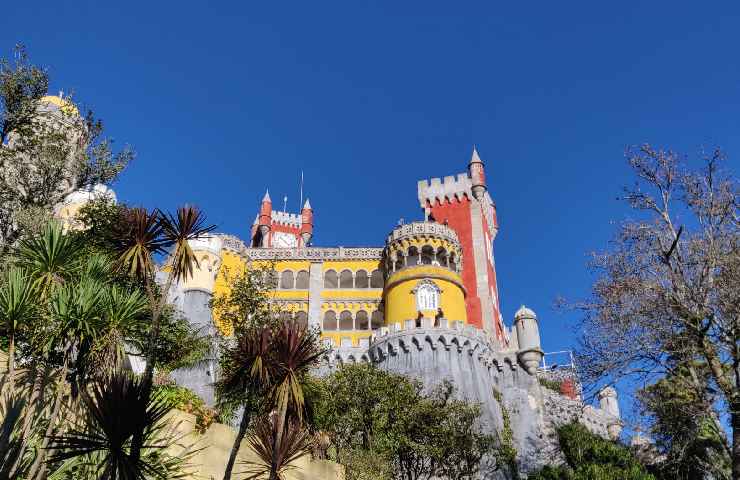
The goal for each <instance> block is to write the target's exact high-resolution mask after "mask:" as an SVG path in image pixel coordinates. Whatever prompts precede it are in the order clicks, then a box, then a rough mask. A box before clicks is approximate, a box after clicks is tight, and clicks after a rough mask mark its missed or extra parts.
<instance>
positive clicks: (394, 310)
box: [385, 265, 468, 326]
mask: <svg viewBox="0 0 740 480" xmlns="http://www.w3.org/2000/svg"><path fill="white" fill-rule="evenodd" d="M421 278H429V279H431V280H432V281H433V282H434V283H435V285H437V287H439V289H440V290H441V291H442V293H441V294H440V302H439V304H440V308H442V311H443V312H444V316H445V318H446V319H448V320H450V321H454V320H462V321H463V322H465V323H467V321H468V319H467V314H466V311H465V293H464V290H463V287H462V280H461V279H460V276H459V275H457V274H456V273H454V272H452V271H450V270H448V269H446V268H443V267H437V266H431V265H428V266H416V267H410V268H406V269H403V270H400V271H398V272H396V273H394V274H393V275H391V276H390V277H389V278H388V280H387V281H386V297H385V309H386V310H385V322H386V324H389V325H390V324H393V323H400V324H401V325H402V326H403V324H404V321H405V320H413V319H415V318H416V317H417V315H418V310H417V307H416V296H415V295H414V293H413V290H414V288H416V285H417V283H418V282H419V280H420V279H421ZM422 313H423V314H424V316H425V317H427V318H434V316H435V315H436V314H437V312H436V311H426V310H425V311H422Z"/></svg>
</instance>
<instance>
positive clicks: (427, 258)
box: [421, 245, 434, 265]
mask: <svg viewBox="0 0 740 480" xmlns="http://www.w3.org/2000/svg"><path fill="white" fill-rule="evenodd" d="M433 259H434V248H433V247H430V246H429V245H424V246H423V247H422V248H421V263H422V265H431V264H432V260H433Z"/></svg>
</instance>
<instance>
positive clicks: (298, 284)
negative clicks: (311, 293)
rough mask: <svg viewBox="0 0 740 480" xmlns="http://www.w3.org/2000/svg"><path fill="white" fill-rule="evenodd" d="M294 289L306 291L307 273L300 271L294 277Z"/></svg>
mask: <svg viewBox="0 0 740 480" xmlns="http://www.w3.org/2000/svg"><path fill="white" fill-rule="evenodd" d="M295 288H299V289H301V290H308V272H307V271H305V270H301V271H300V272H298V275H296V277H295Z"/></svg>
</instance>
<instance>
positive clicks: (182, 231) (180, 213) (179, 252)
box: [160, 205, 216, 281]
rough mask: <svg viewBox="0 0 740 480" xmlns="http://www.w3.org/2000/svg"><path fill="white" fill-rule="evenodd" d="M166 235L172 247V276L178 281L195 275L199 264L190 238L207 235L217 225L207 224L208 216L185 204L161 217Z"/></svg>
mask: <svg viewBox="0 0 740 480" xmlns="http://www.w3.org/2000/svg"><path fill="white" fill-rule="evenodd" d="M160 222H161V224H162V228H163V233H164V237H165V239H166V240H167V242H168V244H169V246H171V247H172V259H171V262H170V268H171V269H172V278H173V280H174V281H178V280H180V279H181V278H188V277H191V276H192V275H193V267H194V266H198V259H197V258H196V257H195V253H193V249H192V248H190V243H189V241H190V240H193V239H195V238H198V237H202V236H204V235H207V234H208V233H210V232H211V231H213V229H215V228H216V226H215V225H206V217H205V215H204V214H203V212H202V211H200V210H199V209H198V208H196V207H192V206H187V205H186V206H184V207H180V208H178V209H177V214H176V215H172V214H166V215H162V216H161V218H160Z"/></svg>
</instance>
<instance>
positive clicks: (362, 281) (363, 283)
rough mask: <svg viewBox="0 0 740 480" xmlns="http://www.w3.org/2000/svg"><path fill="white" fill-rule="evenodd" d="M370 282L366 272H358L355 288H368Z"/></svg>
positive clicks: (356, 273)
mask: <svg viewBox="0 0 740 480" xmlns="http://www.w3.org/2000/svg"><path fill="white" fill-rule="evenodd" d="M369 280H370V279H369V278H368V276H367V272H366V271H365V270H357V271H356V272H355V288H367V287H368V285H369Z"/></svg>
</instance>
